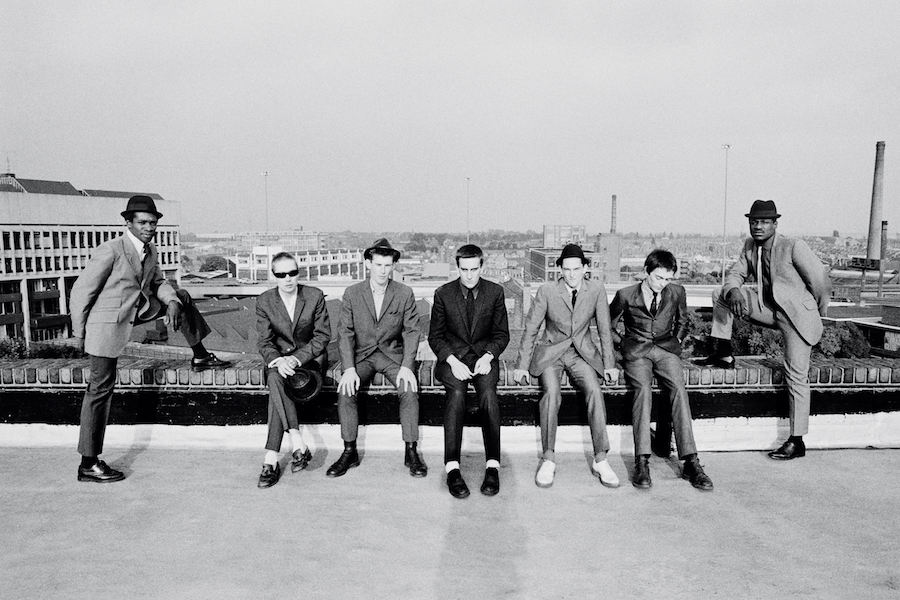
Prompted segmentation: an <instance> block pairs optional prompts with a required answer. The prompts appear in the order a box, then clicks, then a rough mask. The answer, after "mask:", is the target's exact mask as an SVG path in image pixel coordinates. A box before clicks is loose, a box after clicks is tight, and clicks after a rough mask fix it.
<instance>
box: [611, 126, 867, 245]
mask: <svg viewBox="0 0 900 600" xmlns="http://www.w3.org/2000/svg"><path fill="white" fill-rule="evenodd" d="M883 143H884V142H882V144H883ZM878 218H879V219H880V218H881V217H880V216H879V217H878ZM609 232H610V233H615V232H616V195H615V194H613V195H612V218H611V219H610V221H609Z"/></svg>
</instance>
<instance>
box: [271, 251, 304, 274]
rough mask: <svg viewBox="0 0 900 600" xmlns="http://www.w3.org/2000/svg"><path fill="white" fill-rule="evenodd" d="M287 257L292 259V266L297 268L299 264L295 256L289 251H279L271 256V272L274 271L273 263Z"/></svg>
mask: <svg viewBox="0 0 900 600" xmlns="http://www.w3.org/2000/svg"><path fill="white" fill-rule="evenodd" d="M288 258H289V259H291V260H292V261H294V266H296V267H298V268H299V267H300V265H299V264H298V263H297V257H295V256H294V255H293V254H291V253H290V252H279V253H278V254H276V255H275V256H273V257H272V266H271V268H272V272H273V273H274V272H275V263H277V262H278V261H279V260H285V259H288Z"/></svg>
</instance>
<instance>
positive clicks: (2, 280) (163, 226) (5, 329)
mask: <svg viewBox="0 0 900 600" xmlns="http://www.w3.org/2000/svg"><path fill="white" fill-rule="evenodd" d="M136 193H138V192H115V191H109V190H88V189H85V190H78V189H76V188H75V187H74V186H73V185H72V184H71V183H69V182H68V181H46V180H39V179H21V178H19V177H16V176H15V174H13V173H2V174H0V338H23V339H25V340H26V341H27V342H31V341H44V340H51V339H57V338H64V337H68V335H69V325H70V321H69V316H68V312H69V311H68V306H69V293H70V292H71V290H72V284H74V283H75V280H76V279H77V278H78V275H79V273H81V271H82V270H83V269H84V267H85V266H86V265H87V261H88V260H89V259H90V256H91V251H92V249H93V248H95V247H96V246H98V245H100V244H102V243H103V242H105V241H107V240H110V239H112V238H115V237H118V236H119V235H122V233H123V231H124V226H123V220H122V217H121V215H120V214H119V213H121V212H122V210H124V208H125V204H126V202H127V200H128V198H129V197H130V196H133V195H135V194H136ZM147 195H148V196H150V197H151V198H153V200H154V202H155V203H156V206H157V208H158V209H159V211H160V212H161V213H163V215H164V217H163V219H162V220H161V221H160V224H159V228H158V229H157V234H156V246H157V249H158V250H159V263H160V267H161V268H162V270H163V272H164V273H165V275H166V277H168V278H170V279H172V280H176V281H177V278H178V269H179V265H180V252H179V239H178V238H179V232H178V225H179V223H180V222H181V203H180V202H176V201H169V200H166V199H164V198H162V197H161V196H160V195H159V194H147Z"/></svg>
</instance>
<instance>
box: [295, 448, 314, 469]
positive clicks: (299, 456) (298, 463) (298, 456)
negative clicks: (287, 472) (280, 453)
mask: <svg viewBox="0 0 900 600" xmlns="http://www.w3.org/2000/svg"><path fill="white" fill-rule="evenodd" d="M291 457H292V460H291V473H296V472H297V471H302V470H303V469H305V468H306V467H308V466H309V461H311V460H312V452H310V451H309V448H307V449H306V450H305V451H303V452H300V451H299V450H294V452H293V454H291Z"/></svg>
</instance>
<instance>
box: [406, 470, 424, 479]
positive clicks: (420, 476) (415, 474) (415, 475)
mask: <svg viewBox="0 0 900 600" xmlns="http://www.w3.org/2000/svg"><path fill="white" fill-rule="evenodd" d="M426 475H428V471H425V472H424V473H415V472H413V471H410V472H409V476H410V477H417V478H422V477H425V476H426Z"/></svg>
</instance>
